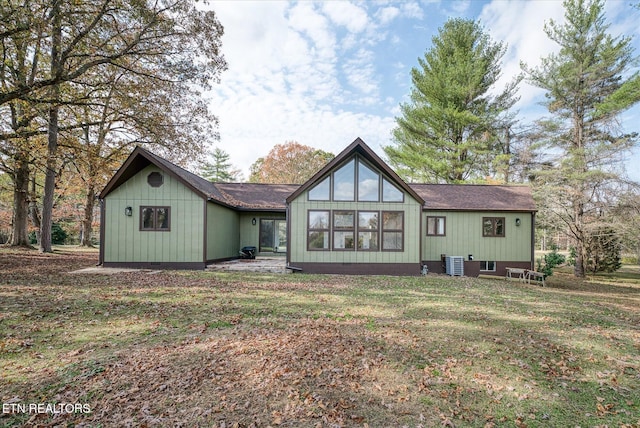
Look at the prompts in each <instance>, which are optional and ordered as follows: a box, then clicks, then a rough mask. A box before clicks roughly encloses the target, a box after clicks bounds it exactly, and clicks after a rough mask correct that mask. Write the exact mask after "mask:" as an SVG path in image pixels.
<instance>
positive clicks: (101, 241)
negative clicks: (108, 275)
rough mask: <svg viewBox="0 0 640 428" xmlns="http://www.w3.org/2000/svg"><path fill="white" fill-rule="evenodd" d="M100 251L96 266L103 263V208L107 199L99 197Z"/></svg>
mask: <svg viewBox="0 0 640 428" xmlns="http://www.w3.org/2000/svg"><path fill="white" fill-rule="evenodd" d="M99 201H100V251H99V252H98V264H97V266H102V265H103V264H104V237H105V231H104V228H105V221H104V218H105V210H106V208H105V207H106V203H107V201H106V200H104V199H100V200H99Z"/></svg>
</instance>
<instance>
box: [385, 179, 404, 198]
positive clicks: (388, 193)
mask: <svg viewBox="0 0 640 428" xmlns="http://www.w3.org/2000/svg"><path fill="white" fill-rule="evenodd" d="M403 201H404V193H402V192H401V191H400V190H399V189H398V188H397V187H396V186H395V185H393V184H392V183H391V182H390V181H389V180H387V179H386V178H383V179H382V202H403Z"/></svg>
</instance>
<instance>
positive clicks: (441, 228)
mask: <svg viewBox="0 0 640 428" xmlns="http://www.w3.org/2000/svg"><path fill="white" fill-rule="evenodd" d="M445 225H446V217H427V236H445V234H446V229H445Z"/></svg>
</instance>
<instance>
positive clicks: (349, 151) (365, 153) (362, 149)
mask: <svg viewBox="0 0 640 428" xmlns="http://www.w3.org/2000/svg"><path fill="white" fill-rule="evenodd" d="M356 154H359V155H360V156H361V157H363V158H364V159H366V160H367V161H368V162H369V163H370V164H371V165H372V166H374V167H375V168H377V169H378V170H380V171H381V172H382V173H383V174H384V175H386V176H387V177H389V178H390V179H391V181H392V182H393V183H394V184H395V185H397V186H398V187H400V188H401V189H402V190H403V191H405V192H406V193H408V194H410V195H411V196H412V197H413V198H414V199H415V200H417V201H418V202H420V203H421V204H423V203H424V200H423V199H422V197H420V195H418V193H416V192H415V191H414V190H413V189H412V188H411V187H410V186H409V185H408V184H407V183H406V182H405V181H404V180H403V179H402V178H400V176H399V175H398V174H396V172H395V171H394V170H392V169H391V168H390V167H389V165H387V164H386V162H384V161H383V160H382V159H381V158H380V157H379V156H378V155H377V154H376V153H375V152H374V151H373V150H372V149H371V148H370V147H369V146H368V145H367V144H366V143H365V142H364V141H363V140H362V139H361V138H360V137H357V138H356V139H355V140H353V142H352V143H351V144H349V145H348V146H347V147H346V148H345V149H344V150H343V151H341V152H340V153H339V154H338V155H337V156H336V157H335V158H333V159H332V160H330V161H329V162H327V164H326V165H325V166H324V167H323V168H322V169H320V171H318V172H317V173H315V174H314V175H313V177H311V178H310V179H309V180H307V181H306V182H305V183H304V184H302V185H301V186H300V187H299V188H298V190H296V191H295V192H293V193H292V194H291V195H290V196H289V197H288V198H287V203H289V202H291V201H293V200H294V199H296V198H297V197H298V196H300V195H301V194H302V193H303V192H305V191H306V190H308V189H310V188H311V187H313V186H314V185H315V184H316V183H318V182H320V181H321V180H322V179H323V178H324V177H325V176H326V175H327V174H328V173H330V172H331V171H333V170H334V169H335V168H336V167H339V166H340V165H342V164H343V163H345V162H346V161H348V160H349V159H351V158H352V157H354V156H355V155H356Z"/></svg>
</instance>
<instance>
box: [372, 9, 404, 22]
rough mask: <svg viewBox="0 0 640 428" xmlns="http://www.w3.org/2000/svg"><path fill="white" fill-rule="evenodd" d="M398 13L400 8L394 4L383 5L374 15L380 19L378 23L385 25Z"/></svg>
mask: <svg viewBox="0 0 640 428" xmlns="http://www.w3.org/2000/svg"><path fill="white" fill-rule="evenodd" d="M399 15H400V9H398V8H397V7H395V6H389V7H383V8H382V9H380V10H378V12H377V13H376V16H377V18H378V20H379V21H380V25H387V24H388V23H390V22H391V21H393V20H394V19H395V18H396V17H398V16H399Z"/></svg>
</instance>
